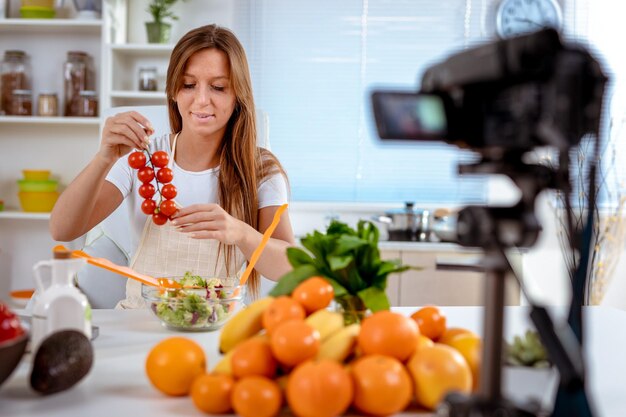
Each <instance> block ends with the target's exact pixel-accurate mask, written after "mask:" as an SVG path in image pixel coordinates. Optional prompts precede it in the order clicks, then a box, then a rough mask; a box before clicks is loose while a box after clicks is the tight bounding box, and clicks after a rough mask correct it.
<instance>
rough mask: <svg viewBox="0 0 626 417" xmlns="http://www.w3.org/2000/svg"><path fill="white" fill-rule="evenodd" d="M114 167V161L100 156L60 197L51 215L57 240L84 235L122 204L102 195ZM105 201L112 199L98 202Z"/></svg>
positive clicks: (52, 232) (53, 234)
mask: <svg viewBox="0 0 626 417" xmlns="http://www.w3.org/2000/svg"><path fill="white" fill-rule="evenodd" d="M112 166H113V163H112V162H110V161H107V160H105V159H104V158H101V157H100V156H99V155H96V156H95V157H94V159H92V161H91V162H90V163H89V165H87V167H85V169H83V171H82V172H81V173H80V174H79V175H78V176H77V177H76V178H75V179H74V181H72V182H71V183H70V185H68V187H67V188H66V189H65V191H63V193H62V194H61V195H60V196H59V199H58V200H57V202H56V204H55V206H54V209H53V210H52V214H51V216H50V234H51V235H52V238H53V239H54V240H57V241H70V240H73V239H76V238H78V237H80V236H82V235H83V234H85V233H86V232H87V231H88V230H89V229H91V228H92V227H93V226H94V225H96V224H98V223H99V222H100V221H101V220H102V219H103V218H105V217H106V216H107V215H108V214H110V213H111V211H113V209H114V208H115V207H116V206H117V205H119V203H120V202H119V201H117V204H115V201H110V200H117V199H115V198H114V197H112V196H111V198H108V199H102V198H101V194H102V189H103V185H104V182H105V177H106V175H107V173H108V172H109V171H110V170H111V167H112ZM120 196H121V194H120ZM102 200H109V201H107V202H105V203H103V204H96V203H98V202H99V201H102ZM113 205H115V207H112V208H111V206H113ZM96 207H97V209H96Z"/></svg>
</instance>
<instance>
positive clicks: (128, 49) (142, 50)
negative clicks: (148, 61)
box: [111, 43, 174, 57]
mask: <svg viewBox="0 0 626 417" xmlns="http://www.w3.org/2000/svg"><path fill="white" fill-rule="evenodd" d="M173 48H174V45H172V44H158V43H154V44H152V43H127V44H114V45H111V51H112V52H115V53H117V54H120V55H129V56H157V57H163V56H169V55H170V53H171V52H172V49H173Z"/></svg>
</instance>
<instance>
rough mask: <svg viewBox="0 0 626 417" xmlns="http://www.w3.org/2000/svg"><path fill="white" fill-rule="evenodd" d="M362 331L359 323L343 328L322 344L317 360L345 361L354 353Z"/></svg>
mask: <svg viewBox="0 0 626 417" xmlns="http://www.w3.org/2000/svg"><path fill="white" fill-rule="evenodd" d="M360 330H361V325H360V324H358V323H354V324H351V325H349V326H346V327H343V328H341V329H339V330H338V331H336V332H335V333H333V334H332V335H331V336H330V337H329V338H328V339H326V340H325V341H324V342H322V345H321V346H320V350H319V352H318V353H317V359H330V360H333V361H337V362H343V361H345V360H346V359H347V358H348V357H349V356H350V355H351V354H352V352H354V348H355V347H356V338H357V336H358V335H359V331H360Z"/></svg>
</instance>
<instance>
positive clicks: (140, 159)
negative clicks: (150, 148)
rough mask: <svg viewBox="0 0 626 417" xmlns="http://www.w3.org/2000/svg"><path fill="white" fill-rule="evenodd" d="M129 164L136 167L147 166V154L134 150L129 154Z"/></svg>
mask: <svg viewBox="0 0 626 417" xmlns="http://www.w3.org/2000/svg"><path fill="white" fill-rule="evenodd" d="M128 165H130V167H131V168H134V169H139V168H141V167H144V166H146V155H145V154H144V153H143V152H140V151H135V152H132V153H131V154H130V155H128Z"/></svg>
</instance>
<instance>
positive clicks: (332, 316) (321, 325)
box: [306, 309, 343, 343]
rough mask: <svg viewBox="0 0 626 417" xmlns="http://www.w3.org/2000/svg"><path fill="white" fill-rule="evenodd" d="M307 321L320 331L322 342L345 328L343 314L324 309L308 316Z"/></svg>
mask: <svg viewBox="0 0 626 417" xmlns="http://www.w3.org/2000/svg"><path fill="white" fill-rule="evenodd" d="M306 322H307V324H308V325H309V326H311V327H313V328H314V329H315V330H317V331H318V332H319V333H320V342H322V343H324V341H325V340H326V339H328V338H329V337H330V336H331V335H332V334H334V333H335V332H337V331H339V330H340V329H342V328H343V315H342V314H341V313H337V312H335V311H330V310H326V309H322V310H317V311H316V312H315V313H313V314H311V315H310V316H309V317H307V318H306Z"/></svg>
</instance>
